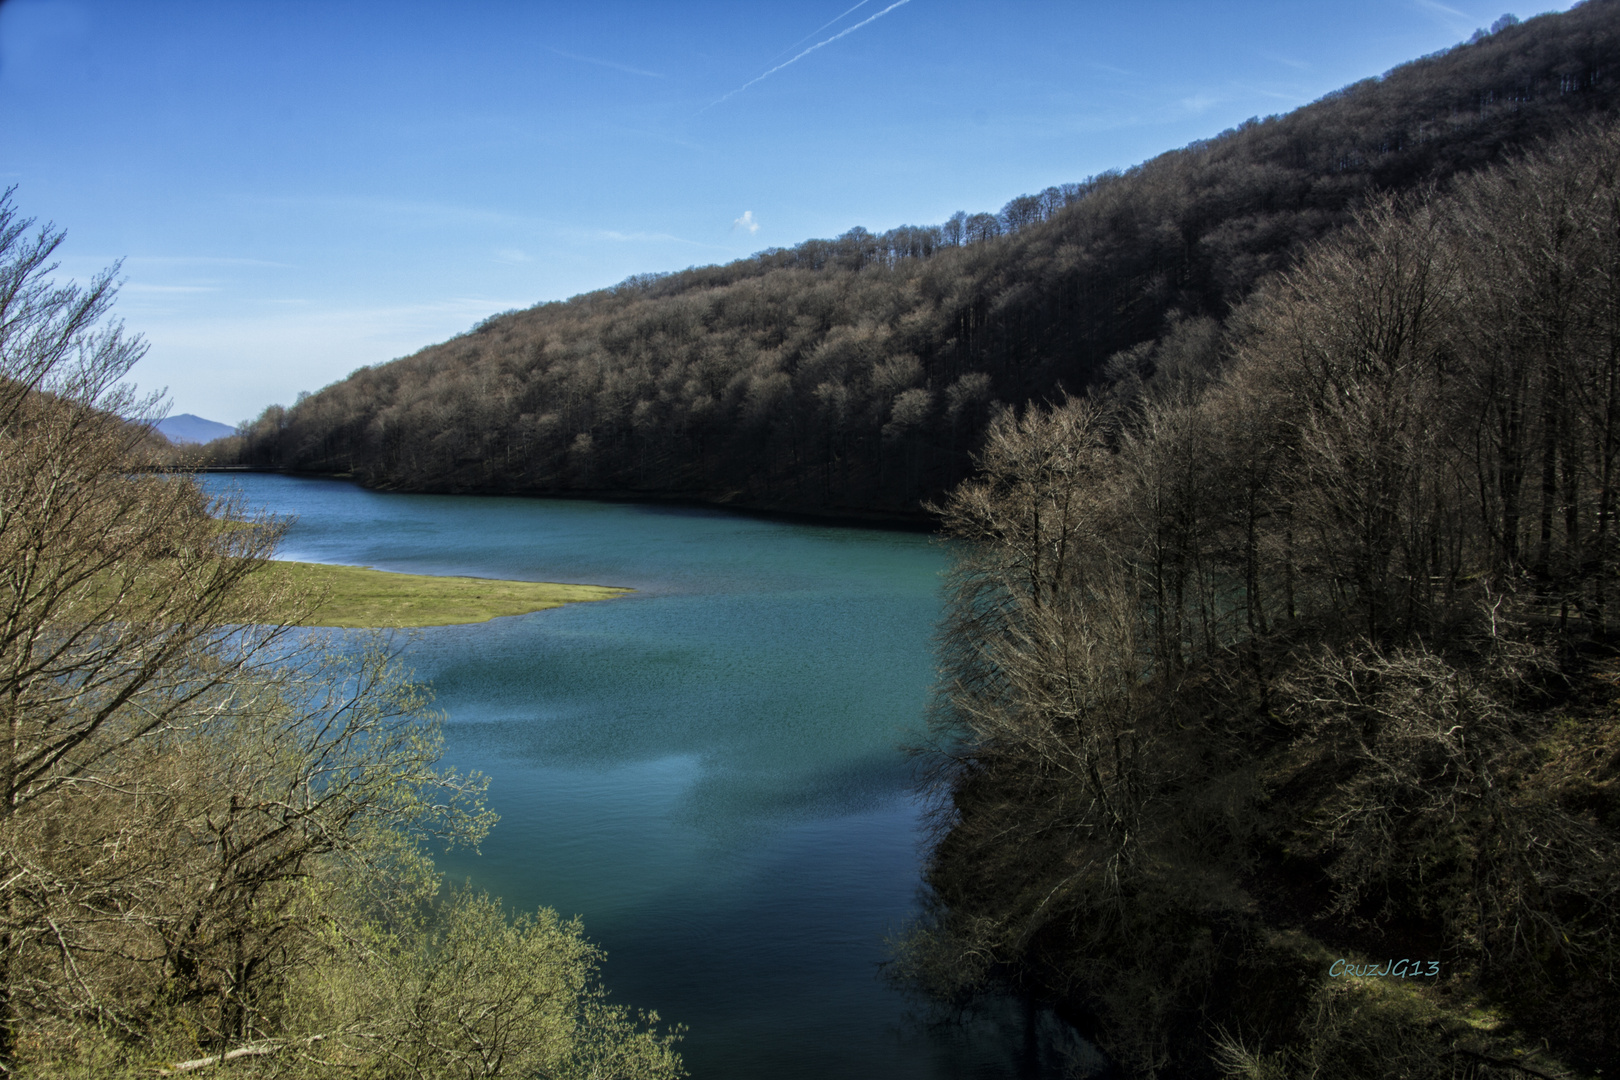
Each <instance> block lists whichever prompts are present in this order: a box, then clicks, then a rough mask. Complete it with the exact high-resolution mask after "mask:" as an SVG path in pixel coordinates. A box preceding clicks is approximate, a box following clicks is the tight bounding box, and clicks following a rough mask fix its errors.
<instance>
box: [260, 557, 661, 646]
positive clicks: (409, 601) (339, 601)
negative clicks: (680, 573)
mask: <svg viewBox="0 0 1620 1080" xmlns="http://www.w3.org/2000/svg"><path fill="white" fill-rule="evenodd" d="M260 572H261V573H263V574H264V575H266V576H267V577H269V578H271V580H272V582H273V583H274V584H276V585H287V586H292V587H293V589H294V590H295V591H296V592H297V593H299V594H303V595H310V596H313V597H315V601H316V602H315V605H314V607H313V609H312V610H311V611H310V612H309V613H308V615H307V616H306V617H304V618H300V619H296V620H295V621H296V622H297V623H298V624H299V625H301V626H331V627H339V628H344V629H358V628H362V627H365V628H371V627H381V628H390V629H392V628H400V629H403V628H408V627H420V626H452V625H456V624H459V623H477V622H488V621H489V620H490V619H498V618H501V617H502V616H506V615H526V614H528V613H529V612H531V611H545V610H546V609H548V608H555V607H562V606H563V605H564V604H577V603H585V602H588V601H592V600H611V599H613V598H614V597H616V596H624V595H625V594H626V593H630V592H634V591H635V590H633V589H623V588H616V587H612V586H606V585H564V584H555V583H552V582H545V581H502V580H498V579H494V578H473V577H441V576H436V575H430V574H396V573H392V572H390V571H386V570H373V569H371V568H370V567H364V566H340V565H333V564H328V563H306V562H290V561H284V560H279V559H278V560H276V561H273V562H271V563H269V564H268V565H266V567H265V568H264V570H262V571H260Z"/></svg>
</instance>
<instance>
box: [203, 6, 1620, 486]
mask: <svg viewBox="0 0 1620 1080" xmlns="http://www.w3.org/2000/svg"><path fill="white" fill-rule="evenodd" d="M1616 55H1620V3H1617V2H1616V0H1588V2H1587V3H1585V4H1583V5H1580V6H1579V7H1577V8H1575V9H1573V10H1572V11H1570V12H1568V13H1566V14H1560V15H1546V16H1540V17H1538V18H1535V19H1531V20H1528V21H1526V22H1524V23H1521V24H1518V25H1514V26H1508V27H1506V28H1504V29H1502V30H1501V31H1500V32H1498V33H1495V34H1492V35H1490V36H1487V37H1485V38H1483V39H1482V40H1479V41H1476V42H1474V43H1471V44H1467V45H1462V46H1458V47H1456V48H1454V49H1451V50H1448V51H1446V52H1444V53H1441V54H1436V55H1434V56H1430V57H1426V58H1424V59H1421V60H1417V61H1414V62H1413V63H1410V64H1406V65H1403V66H1402V67H1399V68H1397V69H1395V70H1393V71H1391V72H1389V73H1387V74H1386V75H1385V76H1383V77H1382V78H1375V79H1368V80H1366V81H1364V82H1360V83H1357V84H1355V85H1353V86H1349V87H1346V88H1345V89H1343V90H1341V91H1338V92H1336V93H1334V94H1330V95H1328V96H1327V97H1325V98H1324V99H1322V100H1321V101H1318V102H1316V103H1314V104H1312V105H1309V106H1306V107H1304V108H1301V109H1298V110H1296V111H1294V112H1292V113H1289V114H1288V115H1286V116H1281V117H1272V118H1268V119H1266V120H1253V121H1250V122H1248V123H1245V124H1244V125H1242V126H1241V127H1239V128H1237V129H1235V130H1231V131H1227V132H1225V133H1223V134H1221V135H1220V136H1218V137H1216V138H1213V139H1210V140H1208V141H1205V142H1200V143H1195V144H1193V145H1191V146H1188V147H1186V148H1184V149H1181V150H1177V151H1173V152H1170V153H1167V154H1164V155H1161V156H1160V157H1157V158H1155V159H1153V160H1151V161H1148V162H1146V163H1145V164H1143V165H1140V166H1138V167H1136V168H1134V169H1131V170H1130V171H1128V172H1126V173H1124V174H1109V175H1104V176H1100V177H1094V178H1092V179H1090V180H1088V181H1086V182H1084V183H1079V184H1072V185H1066V186H1065V187H1063V188H1051V189H1048V190H1047V191H1045V192H1043V193H1041V194H1040V195H1036V196H1026V197H1021V198H1018V199H1014V200H1012V201H1011V202H1009V203H1008V204H1007V206H1006V207H1005V208H1004V209H1003V211H1002V212H1001V214H999V215H990V214H977V215H973V216H971V217H969V216H966V215H960V214H959V215H957V216H956V217H955V218H953V219H952V220H951V221H949V222H947V223H945V224H944V225H941V226H930V227H917V228H913V227H906V228H900V229H895V230H892V231H890V232H889V233H885V234H883V235H881V236H876V235H873V234H871V233H868V232H866V231H865V230H863V229H859V228H857V229H852V230H851V231H850V232H848V233H846V234H845V235H843V236H842V237H839V238H838V239H836V240H830V241H829V240H812V241H807V242H805V243H803V244H800V245H799V246H797V247H795V248H792V249H777V250H771V251H766V252H762V253H761V254H759V255H757V256H755V257H753V258H750V259H744V260H740V261H738V262H734V263H731V264H729V265H725V266H711V267H699V268H693V269H690V270H687V271H684V272H681V273H677V274H669V275H646V276H642V277H638V278H632V279H629V280H627V281H626V282H624V283H622V284H621V285H619V286H617V287H615V288H612V289H606V290H602V291H599V292H594V293H589V294H586V295H582V296H578V297H575V298H573V299H571V300H568V301H566V302H559V303H549V304H543V305H540V306H538V307H535V308H531V309H529V310H526V311H518V312H509V313H506V314H503V315H500V316H496V317H492V318H490V319H488V320H486V321H485V322H484V323H482V324H480V325H479V326H478V327H477V328H476V329H475V330H473V331H471V332H469V333H467V334H464V335H461V336H459V337H457V338H454V339H452V340H450V341H447V342H444V343H442V344H440V345H435V346H432V347H430V348H427V349H424V350H422V351H421V352H419V353H417V354H415V355H413V356H410V357H406V358H404V359H401V360H397V361H394V362H392V363H389V364H384V365H379V366H377V367H374V368H369V369H363V370H361V371H358V372H356V373H354V374H353V375H351V376H350V377H349V378H347V379H345V380H343V381H341V382H338V383H335V384H333V385H331V386H329V387H327V388H325V389H324V390H321V391H320V392H318V393H316V394H314V395H311V396H308V397H307V398H301V399H300V401H299V403H298V404H296V405H294V406H293V407H291V408H282V407H279V406H276V407H272V408H270V409H268V410H266V412H265V413H264V414H263V415H262V416H261V417H260V418H259V420H258V421H257V422H256V423H255V424H254V425H253V426H252V428H251V430H250V431H249V432H248V433H247V434H246V436H245V437H243V438H241V439H239V440H229V441H227V443H226V444H223V445H222V447H221V451H222V453H223V455H224V456H225V457H226V458H228V459H229V460H232V461H236V462H240V463H245V464H255V465H262V466H273V467H282V468H291V469H297V470H303V471H311V472H332V473H352V474H353V475H355V476H356V477H357V478H359V479H360V480H362V481H363V482H364V483H367V484H370V485H374V486H379V487H387V488H396V489H408V490H437V491H512V492H554V493H566V492H576V493H614V494H621V495H644V496H681V497H692V498H701V499H706V500H712V501H718V502H729V503H735V504H743V505H756V506H770V507H775V508H780V509H793V510H801V511H811V512H899V513H905V512H915V511H916V510H917V509H918V507H919V506H921V505H922V504H923V503H924V502H926V501H929V500H937V499H939V498H940V497H942V495H943V493H944V492H946V491H948V490H950V489H951V488H952V487H953V486H954V485H955V484H956V483H958V482H959V481H960V480H961V479H962V478H963V477H964V476H965V475H966V474H967V472H968V470H969V467H970V457H969V455H970V454H971V453H972V452H973V451H974V450H975V449H976V448H977V447H978V445H979V443H980V440H981V437H982V432H983V430H984V425H985V424H986V423H987V421H988V419H989V417H990V415H991V414H992V412H993V411H994V406H995V403H996V402H998V401H999V402H1006V403H1010V404H1021V403H1023V402H1026V401H1031V400H1037V401H1038V400H1045V399H1052V398H1054V397H1055V396H1056V395H1058V394H1060V392H1061V390H1062V389H1068V390H1074V389H1079V388H1082V387H1084V386H1087V385H1090V384H1094V383H1096V382H1097V381H1099V380H1102V379H1105V378H1121V377H1128V376H1129V375H1130V374H1131V373H1132V372H1136V371H1141V372H1148V371H1151V370H1152V369H1154V368H1155V367H1163V366H1166V365H1169V366H1176V365H1186V364H1202V363H1207V362H1211V361H1212V359H1213V358H1214V356H1215V355H1216V354H1217V352H1218V351H1219V349H1220V347H1221V346H1220V334H1219V325H1220V323H1221V321H1222V320H1223V319H1224V318H1225V317H1226V315H1227V313H1228V312H1229V311H1231V310H1232V309H1233V307H1234V306H1235V305H1237V304H1238V303H1240V302H1241V301H1242V300H1243V298H1244V297H1246V296H1247V295H1248V294H1249V293H1250V292H1251V291H1252V290H1253V288H1254V286H1255V284H1256V283H1257V282H1258V281H1259V280H1260V279H1261V278H1263V277H1264V276H1265V275H1267V274H1268V273H1270V272H1272V271H1274V270H1277V269H1279V268H1282V267H1285V266H1287V265H1288V264H1289V263H1290V261H1291V260H1292V259H1293V258H1294V257H1295V256H1296V254H1297V253H1298V252H1299V251H1300V250H1301V249H1302V247H1303V246H1304V245H1305V244H1307V243H1309V242H1311V241H1313V240H1315V239H1317V238H1320V237H1322V236H1324V235H1325V234H1327V233H1329V232H1331V231H1333V230H1334V229H1336V228H1338V227H1340V226H1341V225H1342V224H1343V223H1344V222H1345V221H1347V220H1348V217H1349V215H1350V214H1351V213H1352V212H1353V210H1354V209H1355V208H1356V207H1358V206H1360V205H1362V203H1363V202H1364V200H1365V199H1366V197H1367V195H1368V194H1369V193H1370V192H1378V191H1390V190H1412V189H1417V188H1421V187H1423V186H1425V185H1436V186H1440V187H1444V186H1446V185H1447V184H1448V182H1449V181H1450V179H1451V178H1452V177H1454V176H1456V175H1458V174H1459V173H1466V172H1470V171H1473V170H1476V169H1477V168H1479V167H1481V166H1483V165H1486V164H1489V163H1493V162H1497V161H1500V160H1502V159H1503V158H1504V157H1505V156H1507V155H1509V154H1510V153H1511V152H1512V151H1514V150H1516V149H1519V148H1523V147H1527V146H1530V145H1532V144H1534V143H1536V142H1537V141H1538V140H1541V139H1543V138H1545V137H1547V136H1550V135H1556V134H1558V133H1560V132H1563V131H1565V130H1568V129H1569V128H1570V127H1571V126H1572V125H1575V124H1577V123H1579V122H1580V121H1581V120H1582V119H1583V118H1587V117H1592V116H1608V115H1612V114H1613V113H1614V111H1615V102H1616V92H1617V88H1620V83H1617V80H1616V79H1615V77H1614V74H1613V68H1612V65H1613V57H1614V56H1616Z"/></svg>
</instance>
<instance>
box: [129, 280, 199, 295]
mask: <svg viewBox="0 0 1620 1080" xmlns="http://www.w3.org/2000/svg"><path fill="white" fill-rule="evenodd" d="M123 291H124V292H127V293H208V292H219V286H217V285H146V284H143V283H141V282H139V281H131V282H128V283H127V284H125V285H124V286H123Z"/></svg>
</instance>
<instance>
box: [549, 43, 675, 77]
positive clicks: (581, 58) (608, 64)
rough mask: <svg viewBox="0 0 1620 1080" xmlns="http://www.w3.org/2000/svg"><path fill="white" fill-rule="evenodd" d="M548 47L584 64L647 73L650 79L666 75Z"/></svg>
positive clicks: (632, 73)
mask: <svg viewBox="0 0 1620 1080" xmlns="http://www.w3.org/2000/svg"><path fill="white" fill-rule="evenodd" d="M546 48H548V49H551V51H552V52H554V53H556V54H557V55H558V56H561V57H566V58H567V59H569V60H578V61H579V62H580V63H582V64H595V65H596V66H597V67H605V68H612V69H613V70H614V71H623V72H627V73H628V74H631V75H645V76H646V77H647V78H649V79H662V78H663V77H664V75H663V73H662V72H659V71H644V70H642V69H641V68H633V67H631V66H630V65H629V64H617V63H614V62H613V61H612V60H599V59H597V58H596V57H594V56H580V55H579V54H578V53H571V52H563V51H562V50H561V49H552V48H551V46H549V45H548V46H546Z"/></svg>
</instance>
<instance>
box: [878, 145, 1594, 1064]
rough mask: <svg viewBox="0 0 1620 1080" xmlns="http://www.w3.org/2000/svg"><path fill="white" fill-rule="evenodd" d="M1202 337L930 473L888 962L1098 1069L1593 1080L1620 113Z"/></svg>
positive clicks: (1395, 210)
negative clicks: (1028, 1024) (933, 668)
mask: <svg viewBox="0 0 1620 1080" xmlns="http://www.w3.org/2000/svg"><path fill="white" fill-rule="evenodd" d="M1228 326H1229V329H1228V331H1227V333H1226V335H1225V345H1224V348H1223V349H1222V350H1220V354H1221V355H1222V356H1223V360H1222V361H1221V362H1220V363H1219V364H1216V365H1212V366H1207V367H1200V366H1197V365H1191V364H1183V365H1180V366H1178V367H1177V368H1175V369H1174V370H1169V369H1160V370H1158V371H1156V372H1154V373H1152V375H1150V376H1149V377H1147V378H1129V379H1125V380H1123V381H1120V382H1117V383H1114V384H1112V385H1111V386H1109V387H1107V388H1103V389H1099V390H1098V391H1096V392H1094V393H1092V394H1090V395H1089V396H1087V397H1084V398H1071V399H1068V400H1066V401H1063V402H1059V403H1055V404H1054V405H1052V406H1050V407H1044V406H1031V407H1029V408H1027V409H1025V410H1024V411H1023V412H1022V413H1021V414H1018V413H1015V412H1014V411H1013V410H1010V409H1008V410H1004V411H1002V412H1000V413H998V415H997V416H996V418H995V419H994V420H992V422H991V424H990V426H989V430H988V432H987V441H986V446H985V449H984V451H983V453H982V455H981V457H980V460H981V464H982V470H981V472H980V474H979V475H978V476H977V477H975V478H974V479H972V480H970V481H969V482H967V483H966V484H964V485H962V486H961V487H960V488H959V489H958V490H957V491H956V492H955V493H954V494H953V495H952V497H951V499H950V502H949V503H948V505H947V507H946V513H945V519H946V524H947V527H948V530H949V531H950V532H951V533H952V534H953V535H955V536H956V537H958V538H960V539H961V540H963V541H965V543H963V544H962V545H961V546H959V547H958V548H956V549H955V550H956V553H957V554H956V564H955V567H954V569H953V572H952V575H951V578H950V582H949V585H948V589H947V608H948V615H947V619H946V621H945V623H944V627H943V631H942V637H941V641H942V662H943V679H942V684H941V691H940V694H939V697H938V699H937V704H936V710H935V714H934V723H935V725H936V735H937V737H938V746H939V751H940V752H939V754H938V756H937V758H936V760H937V762H938V768H937V770H936V772H935V780H936V781H937V787H936V791H937V793H938V794H939V795H940V802H939V804H938V806H939V809H938V816H937V818H936V823H937V826H938V831H937V834H936V843H935V845H934V847H933V850H932V853H931V857H930V861H929V866H928V871H927V878H928V882H929V885H930V887H931V890H932V892H931V898H932V904H931V908H930V914H929V917H928V919H927V920H926V921H925V923H924V924H923V925H922V926H921V927H920V928H919V929H918V930H916V931H915V932H914V933H913V934H912V935H911V937H910V938H909V939H908V940H907V941H906V943H905V944H904V945H903V946H902V947H901V949H900V950H899V953H898V956H897V963H896V965H895V968H894V970H895V971H896V973H897V974H900V975H903V976H905V977H906V978H908V979H910V980H912V981H913V982H916V983H919V984H921V985H922V986H924V987H925V988H928V989H930V990H932V991H933V992H935V993H937V994H940V995H943V996H945V997H946V998H948V999H964V998H965V999H971V996H972V994H973V993H974V992H975V991H977V990H979V989H982V988H984V987H986V986H996V985H1003V986H1004V985H1009V984H1010V985H1011V986H1013V987H1015V988H1017V989H1019V990H1022V991H1026V992H1029V993H1033V994H1035V995H1038V996H1041V997H1046V998H1048V999H1050V1000H1053V1001H1055V1002H1057V1003H1059V1004H1060V1005H1061V1006H1063V1007H1064V1009H1065V1010H1066V1011H1067V1012H1068V1014H1069V1015H1070V1016H1072V1017H1076V1018H1079V1019H1080V1020H1081V1022H1082V1023H1083V1024H1085V1025H1087V1026H1088V1027H1089V1028H1090V1030H1091V1031H1092V1032H1093V1034H1094V1035H1095V1037H1097V1038H1098V1039H1099V1041H1100V1042H1101V1043H1102V1045H1103V1046H1104V1047H1105V1049H1106V1050H1107V1051H1108V1052H1109V1053H1110V1055H1111V1056H1112V1057H1113V1059H1114V1061H1115V1063H1116V1064H1117V1065H1118V1067H1119V1069H1120V1070H1121V1071H1122V1072H1123V1073H1124V1074H1125V1075H1131V1076H1144V1077H1145V1076H1177V1077H1192V1076H1213V1075H1223V1076H1228V1077H1249V1078H1255V1080H1259V1078H1276V1080H1282V1078H1285V1077H1311V1076H1335V1077H1353V1078H1362V1077H1365V1078H1373V1077H1396V1076H1400V1077H1436V1078H1438V1077H1452V1078H1461V1077H1486V1076H1499V1077H1508V1076H1527V1075H1528V1076H1537V1077H1567V1076H1571V1075H1575V1074H1572V1073H1571V1072H1570V1071H1569V1070H1570V1069H1576V1070H1579V1072H1578V1074H1579V1075H1588V1076H1589V1075H1594V1074H1596V1073H1613V1072H1614V1071H1615V1069H1616V1068H1617V1067H1620V1026H1617V1025H1616V1024H1615V1022H1614V1021H1615V1017H1616V1016H1620V936H1617V932H1620V723H1617V721H1616V715H1617V714H1616V695H1615V689H1614V687H1615V685H1616V682H1617V680H1620V665H1617V663H1616V659H1615V650H1614V643H1615V640H1616V639H1615V631H1616V629H1617V625H1616V624H1617V621H1620V612H1617V609H1616V601H1617V599H1620V597H1617V596H1616V591H1615V585H1616V570H1617V568H1620V542H1617V540H1620V537H1617V535H1616V513H1617V510H1620V505H1617V503H1620V129H1616V128H1614V127H1612V126H1611V127H1607V128H1587V129H1585V130H1584V131H1582V132H1580V133H1578V134H1574V135H1571V136H1570V137H1567V138H1566V139H1564V140H1561V141H1559V142H1557V143H1555V144H1552V145H1550V146H1548V147H1546V148H1543V149H1542V150H1540V151H1537V152H1535V153H1533V154H1530V155H1528V156H1525V157H1522V158H1519V159H1516V160H1514V161H1511V162H1509V163H1506V164H1504V165H1502V166H1500V167H1497V168H1495V169H1492V170H1488V171H1485V172H1482V173H1479V174H1476V175H1474V176H1472V177H1469V178H1465V179H1461V180H1459V181H1458V182H1457V184H1456V185H1454V187H1453V189H1452V191H1451V192H1449V193H1448V194H1446V195H1443V196H1437V197H1429V198H1426V199H1419V198H1416V197H1410V196H1408V197H1401V198H1385V199H1380V200H1378V201H1376V202H1373V203H1371V204H1370V205H1369V206H1368V207H1366V208H1365V209H1364V210H1363V211H1361V212H1360V213H1359V214H1358V215H1357V218H1356V220H1355V222H1354V223H1353V224H1352V225H1351V226H1350V227H1349V228H1347V229H1345V230H1342V231H1341V232H1339V233H1338V234H1336V235H1335V236H1334V237H1332V238H1330V239H1328V240H1326V241H1324V242H1322V243H1320V244H1318V245H1315V246H1313V247H1312V248H1311V249H1310V250H1309V251H1308V252H1307V253H1306V254H1305V255H1304V256H1303V257H1302V258H1301V260H1300V261H1299V263H1298V265H1297V266H1296V267H1294V268H1293V269H1291V270H1289V271H1288V272H1286V273H1284V274H1282V275H1279V276H1276V277H1274V278H1272V279H1271V280H1270V281H1269V282H1268V283H1267V284H1266V285H1264V286H1263V287H1262V288H1261V289H1260V290H1258V291H1257V292H1256V294H1255V295H1254V297H1252V298H1251V299H1250V301H1249V302H1248V303H1246V304H1245V305H1244V306H1243V307H1242V308H1240V309H1239V310H1238V311H1236V312H1235V313H1234V314H1233V316H1232V318H1231V319H1230V320H1229V323H1228ZM1210 353H1211V354H1213V353H1214V350H1210Z"/></svg>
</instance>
